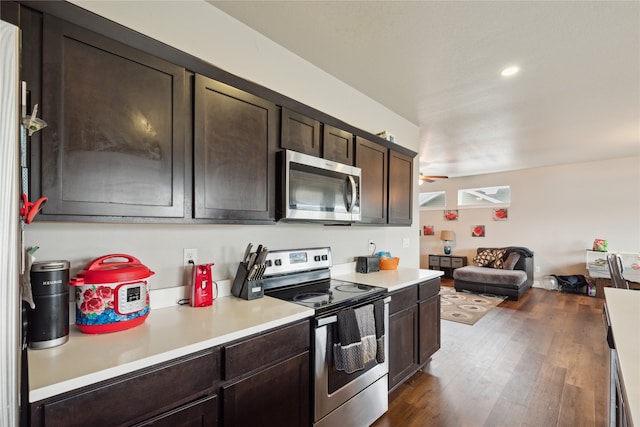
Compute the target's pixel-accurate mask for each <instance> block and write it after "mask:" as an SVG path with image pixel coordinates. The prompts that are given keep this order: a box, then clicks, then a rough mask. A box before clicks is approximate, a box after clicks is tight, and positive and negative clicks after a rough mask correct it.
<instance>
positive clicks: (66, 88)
mask: <svg viewBox="0 0 640 427" xmlns="http://www.w3.org/2000/svg"><path fill="white" fill-rule="evenodd" d="M42 40H43V41H42V43H43V44H42V55H43V57H42V104H41V105H40V112H41V117H42V118H44V120H46V121H47V123H48V127H47V128H45V129H44V130H43V131H41V135H42V136H41V138H42V139H41V144H40V146H41V150H33V152H32V167H33V165H34V164H35V165H39V167H36V171H35V172H33V171H32V179H33V177H36V178H38V179H37V181H38V183H37V185H36V187H35V188H36V189H37V187H38V186H39V187H40V188H39V190H40V191H35V194H37V193H38V192H39V193H40V194H41V195H44V196H47V197H48V198H49V201H48V203H46V204H45V205H44V209H43V212H42V213H43V215H44V218H45V219H46V216H47V215H51V216H58V215H61V216H62V217H61V218H64V216H66V215H73V216H78V219H83V220H91V219H90V218H92V217H96V216H98V217H114V216H115V217H164V218H183V217H184V215H185V213H184V211H185V209H184V204H185V176H184V171H185V126H184V123H185V119H186V117H185V116H186V114H187V113H186V111H187V110H186V105H187V104H188V100H187V99H186V98H185V96H186V90H185V69H184V68H182V67H179V66H176V65H174V64H171V63H169V62H167V61H164V60H161V59H159V58H157V57H154V56H152V55H149V54H146V53H144V52H141V51H139V50H136V49H133V48H131V47H129V46H126V45H124V44H121V43H119V42H116V41H113V40H111V39H109V38H106V37H104V36H101V35H99V34H97V33H94V32H92V31H89V30H86V29H84V28H81V27H78V26H75V25H73V24H70V23H68V22H66V21H63V20H60V19H57V18H54V17H52V16H50V15H47V14H45V15H44V17H43V38H42ZM30 51H31V50H30ZM35 102H37V101H35ZM39 116H40V114H39ZM38 175H39V176H38ZM35 194H33V195H32V197H34V196H35ZM87 218H89V219H87Z"/></svg>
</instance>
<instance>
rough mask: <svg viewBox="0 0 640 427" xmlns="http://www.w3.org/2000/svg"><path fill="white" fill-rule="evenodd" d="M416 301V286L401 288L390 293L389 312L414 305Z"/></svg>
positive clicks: (392, 312) (395, 311)
mask: <svg viewBox="0 0 640 427" xmlns="http://www.w3.org/2000/svg"><path fill="white" fill-rule="evenodd" d="M416 301H418V287H417V286H415V285H412V286H409V287H407V288H405V289H401V290H399V291H396V292H394V293H392V294H391V303H390V304H389V314H394V313H397V312H399V311H401V310H404V309H406V308H408V307H411V306H412V305H416Z"/></svg>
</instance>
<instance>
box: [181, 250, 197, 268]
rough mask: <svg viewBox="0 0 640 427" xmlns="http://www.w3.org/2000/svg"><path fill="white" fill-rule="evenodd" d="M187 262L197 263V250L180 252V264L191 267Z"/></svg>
mask: <svg viewBox="0 0 640 427" xmlns="http://www.w3.org/2000/svg"><path fill="white" fill-rule="evenodd" d="M189 261H193V263H194V264H197V263H198V250H197V249H184V250H183V252H182V264H183V265H191V263H190V262H189Z"/></svg>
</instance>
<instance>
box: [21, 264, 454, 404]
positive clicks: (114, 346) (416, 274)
mask: <svg viewBox="0 0 640 427" xmlns="http://www.w3.org/2000/svg"><path fill="white" fill-rule="evenodd" d="M347 267H348V270H350V271H353V270H352V268H354V267H355V263H353V265H349V266H347ZM347 267H345V268H343V269H342V270H341V271H340V270H339V271H336V272H334V274H332V277H333V278H335V279H339V280H345V281H351V282H356V283H362V284H366V285H372V286H380V287H384V288H386V289H388V291H395V290H398V289H402V288H404V287H406V286H410V285H413V284H417V283H420V282H424V281H425V280H430V279H434V278H437V277H440V276H442V275H443V272H442V271H433V270H420V269H414V268H398V269H397V270H382V271H379V272H375V273H368V274H364V273H355V272H347ZM176 289H177V290H176ZM163 293H167V294H168V295H169V296H163V299H166V300H167V301H169V300H173V301H175V300H176V299H179V298H180V296H178V297H176V295H178V294H180V295H182V294H181V293H184V289H181V288H175V289H173V288H172V289H166V290H162V292H160V293H158V294H156V295H154V296H158V297H159V296H161V294H163ZM174 294H176V295H174ZM159 299H160V298H154V300H159ZM313 314H314V310H313V309H311V308H307V307H303V306H300V305H296V304H293V303H289V302H286V301H281V300H278V299H275V298H271V297H263V298H260V299H256V300H252V301H245V300H243V299H239V298H236V297H234V296H224V297H221V298H217V299H216V300H215V301H214V303H213V305H212V306H211V307H202V308H193V307H190V306H169V307H163V308H154V307H153V304H152V309H151V312H150V314H149V316H148V317H147V319H146V320H145V322H144V323H143V324H142V325H140V326H136V327H134V328H132V329H127V330H124V331H119V332H113V333H109V334H96V335H93V334H83V333H82V332H79V331H78V329H77V328H76V327H75V326H74V325H71V326H70V334H69V341H68V342H66V343H65V344H62V345H60V346H58V347H53V348H49V349H44V350H31V349H30V350H29V352H28V354H29V389H30V392H29V401H30V402H37V401H39V400H42V399H46V398H48V397H52V396H55V395H57V394H61V393H65V392H67V391H71V390H74V389H77V388H80V387H84V386H87V385H91V384H94V383H97V382H100V381H103V380H107V379H110V378H114V377H117V376H119V375H123V374H126V373H129V372H132V371H135V370H138V369H143V368H146V367H149V366H152V365H155V364H158V363H162V362H166V361H169V360H172V359H175V358H178V357H181V356H185V355H188V354H191V353H194V352H197V351H200V350H205V349H207V348H211V347H214V346H217V345H220V344H224V343H226V342H230V341H233V340H236V339H239V338H243V337H247V336H249V335H252V334H255V333H258V332H262V331H265V330H268V329H272V328H275V327H278V326H282V325H285V324H287V323H291V322H294V321H297V320H301V319H305V318H308V317H311V316H313Z"/></svg>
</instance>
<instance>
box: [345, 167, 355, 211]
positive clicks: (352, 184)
mask: <svg viewBox="0 0 640 427" xmlns="http://www.w3.org/2000/svg"><path fill="white" fill-rule="evenodd" d="M347 180H348V181H349V188H350V189H351V198H349V197H348V196H347V192H346V188H345V192H344V202H345V206H346V208H347V212H351V211H353V207H354V206H355V204H356V200H355V197H356V190H357V189H356V181H355V179H353V177H352V176H351V175H349V176H348V177H347Z"/></svg>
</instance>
